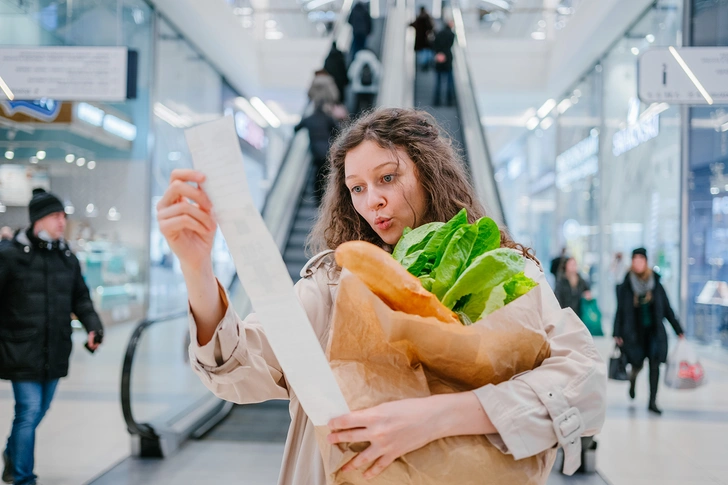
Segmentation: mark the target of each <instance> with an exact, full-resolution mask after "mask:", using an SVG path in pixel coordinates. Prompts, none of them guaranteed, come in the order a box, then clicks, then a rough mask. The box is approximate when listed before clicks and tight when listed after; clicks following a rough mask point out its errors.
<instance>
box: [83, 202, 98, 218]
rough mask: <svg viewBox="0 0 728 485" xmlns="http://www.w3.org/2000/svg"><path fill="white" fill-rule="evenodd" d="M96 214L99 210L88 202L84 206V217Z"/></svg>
mask: <svg viewBox="0 0 728 485" xmlns="http://www.w3.org/2000/svg"><path fill="white" fill-rule="evenodd" d="M97 215H99V210H98V209H97V208H96V206H95V205H93V204H91V203H89V204H88V205H87V206H86V217H96V216H97Z"/></svg>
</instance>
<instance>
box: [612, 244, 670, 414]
mask: <svg viewBox="0 0 728 485" xmlns="http://www.w3.org/2000/svg"><path fill="white" fill-rule="evenodd" d="M664 319H667V321H668V322H670V325H672V328H673V330H675V333H676V334H677V335H678V337H680V338H683V329H682V327H681V326H680V323H679V322H678V320H677V318H676V317H675V313H674V312H673V311H672V308H671V307H670V302H669V301H668V299H667V293H666V292H665V288H663V286H662V284H660V275H658V274H657V273H655V272H653V271H652V269H650V267H649V265H648V264H647V250H646V249H644V248H638V249H635V250H634V251H633V252H632V268H631V269H630V271H629V273H627V277H626V278H625V279H624V283H622V284H621V285H619V286H618V287H617V314H616V316H615V319H614V340H615V341H616V342H617V345H619V347H620V348H621V349H622V352H623V353H624V354H625V355H626V356H627V361H628V362H629V363H630V364H631V365H632V373H631V375H630V378H629V380H630V386H629V397H630V398H631V399H634V398H635V382H636V380H637V375H638V374H639V373H640V371H641V370H642V366H643V365H644V361H645V358H646V359H648V360H649V364H650V403H649V407H648V409H649V410H650V411H652V412H653V413H656V414H662V411H661V410H660V409H659V408H658V407H657V401H656V400H657V387H658V385H659V381H660V364H661V363H663V362H665V361H666V360H667V332H666V331H665V325H664V324H663V320H664Z"/></svg>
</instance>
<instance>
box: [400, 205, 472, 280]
mask: <svg viewBox="0 0 728 485" xmlns="http://www.w3.org/2000/svg"><path fill="white" fill-rule="evenodd" d="M467 223H468V213H467V211H466V210H465V209H462V210H461V211H460V212H458V213H457V215H456V216H455V217H453V218H452V219H450V220H449V221H448V222H446V223H445V224H443V225H442V226H441V227H440V228H439V229H437V230H436V231H435V233H434V234H433V235H432V237H430V239H429V241H427V244H425V247H424V248H423V250H422V253H420V254H419V256H418V257H417V259H416V260H415V261H414V262H412V263H410V264H408V265H405V268H406V269H407V271H409V272H410V273H412V274H413V275H415V276H420V275H421V274H422V273H423V270H424V269H425V266H428V263H434V264H432V266H431V268H434V267H435V266H437V263H438V262H439V260H440V259H441V258H442V253H443V252H444V250H445V248H446V247H447V243H448V242H449V241H450V238H451V237H452V235H453V234H454V233H455V231H457V230H458V228H460V226H463V225H465V224H467ZM412 232H414V231H412ZM411 234H412V233H409V234H408V235H411Z"/></svg>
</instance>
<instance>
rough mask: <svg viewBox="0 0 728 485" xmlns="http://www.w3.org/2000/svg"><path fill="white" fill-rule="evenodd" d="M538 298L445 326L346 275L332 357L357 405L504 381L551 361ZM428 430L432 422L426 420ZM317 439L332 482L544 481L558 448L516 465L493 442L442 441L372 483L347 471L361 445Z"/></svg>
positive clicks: (321, 433) (320, 435)
mask: <svg viewBox="0 0 728 485" xmlns="http://www.w3.org/2000/svg"><path fill="white" fill-rule="evenodd" d="M540 319H541V315H540V293H539V292H538V291H531V292H529V293H528V294H527V295H524V296H522V297H521V298H518V299H517V300H515V301H514V302H512V303H510V304H509V305H507V306H506V307H505V308H502V309H501V310H498V311H497V312H494V313H493V314H491V315H489V316H488V317H487V318H485V319H484V320H482V321H480V322H477V323H476V324H474V325H472V326H469V327H464V326H461V325H453V324H450V325H448V324H445V323H442V322H440V321H438V320H436V319H434V318H424V317H420V316H415V315H408V314H404V313H401V312H395V311H393V310H391V309H390V308H389V307H388V306H387V305H386V304H385V303H384V302H382V301H381V300H380V299H379V298H377V297H376V296H375V295H374V294H373V293H372V292H371V291H370V290H369V289H368V288H367V287H366V286H365V285H364V284H363V283H362V282H361V281H360V280H359V279H358V278H357V277H356V276H354V275H352V274H349V273H346V272H344V274H343V275H342V279H341V281H340V287H339V293H338V297H337V299H336V303H335V309H334V316H333V323H332V326H331V335H330V340H329V346H328V349H327V356H328V357H329V361H330V364H331V368H332V369H333V371H334V375H335V376H336V380H337V382H338V384H339V386H340V387H341V390H342V392H343V394H344V397H345V398H346V401H347V403H348V404H349V407H350V409H352V410H359V409H367V408H370V407H372V406H376V405H378V404H382V403H385V402H390V401H396V400H401V399H407V398H415V397H426V396H430V395H432V394H441V393H448V392H459V391H464V390H472V389H475V388H477V387H481V386H483V385H485V384H489V383H492V384H497V383H499V382H503V381H505V380H508V379H510V378H511V377H513V376H514V375H516V374H518V373H520V372H523V371H527V370H530V369H533V368H535V367H537V366H538V365H540V364H541V362H543V360H544V359H545V358H547V357H548V356H549V353H550V350H549V347H548V342H547V340H546V335H545V333H544V332H543V330H542V329H541V325H540V321H541V320H540ZM422 425H423V426H426V425H427V424H426V423H423V424H422ZM328 433H329V431H328V429H326V428H325V427H321V428H319V429H318V430H317V439H318V443H319V447H320V449H321V454H322V457H323V460H324V467H325V470H326V473H327V482H328V483H329V484H330V485H359V484H362V485H364V484H367V485H369V484H375V485H390V484H391V485H435V484H437V485H465V484H484V485H515V484H518V485H540V484H544V483H546V479H547V478H548V475H549V473H550V471H551V467H552V466H553V462H554V459H555V455H556V452H555V450H548V451H545V452H543V453H540V454H539V455H536V456H533V457H530V458H526V459H523V460H519V461H516V460H514V459H513V457H512V456H511V455H506V454H503V453H501V452H500V451H499V450H498V449H497V448H495V447H494V446H493V445H491V444H490V442H489V441H488V440H487V438H485V436H457V437H450V438H445V439H441V440H437V441H435V442H432V443H430V444H428V445H427V446H425V447H423V448H420V449H419V450H416V451H413V452H411V453H408V454H407V455H405V456H403V457H401V458H399V459H398V460H396V461H395V462H394V463H393V464H392V465H390V466H389V467H388V468H387V469H386V470H385V471H384V472H382V474H381V475H380V476H378V477H377V478H375V479H373V480H367V479H365V478H364V477H363V471H364V470H355V471H352V472H343V471H341V467H342V466H343V465H344V464H346V463H347V462H348V461H349V460H350V459H351V458H352V457H354V456H355V454H356V453H357V452H359V451H362V449H361V447H362V445H360V444H353V445H350V446H349V447H344V446H332V445H330V444H328V442H327V441H326V436H327V435H328Z"/></svg>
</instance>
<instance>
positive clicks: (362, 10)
mask: <svg viewBox="0 0 728 485" xmlns="http://www.w3.org/2000/svg"><path fill="white" fill-rule="evenodd" d="M349 24H350V25H351V30H352V40H351V58H352V62H353V60H354V59H356V54H357V52H359V51H360V50H362V49H364V47H366V45H367V37H369V34H371V33H372V17H371V15H369V8H367V6H366V4H364V3H363V2H357V4H356V5H354V8H352V9H351V13H350V14H349Z"/></svg>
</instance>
